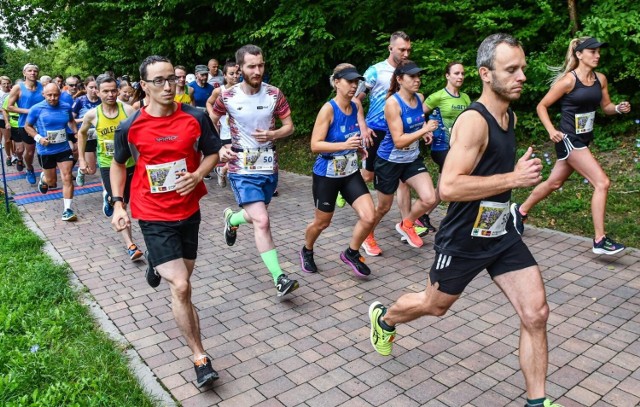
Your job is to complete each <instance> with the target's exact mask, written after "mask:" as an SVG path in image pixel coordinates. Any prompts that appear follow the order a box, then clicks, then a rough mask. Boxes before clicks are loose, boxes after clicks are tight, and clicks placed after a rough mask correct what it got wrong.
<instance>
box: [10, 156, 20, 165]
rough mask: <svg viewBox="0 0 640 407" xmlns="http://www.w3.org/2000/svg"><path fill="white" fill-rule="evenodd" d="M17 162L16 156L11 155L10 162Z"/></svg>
mask: <svg viewBox="0 0 640 407" xmlns="http://www.w3.org/2000/svg"><path fill="white" fill-rule="evenodd" d="M17 163H18V157H16V156H15V155H14V156H12V157H11V164H17Z"/></svg>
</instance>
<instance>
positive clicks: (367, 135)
mask: <svg viewBox="0 0 640 407" xmlns="http://www.w3.org/2000/svg"><path fill="white" fill-rule="evenodd" d="M361 135H362V139H363V140H364V146H365V147H367V148H368V147H371V146H373V138H374V137H378V136H376V132H375V131H373V130H372V129H369V128H367V130H365V131H363V132H361Z"/></svg>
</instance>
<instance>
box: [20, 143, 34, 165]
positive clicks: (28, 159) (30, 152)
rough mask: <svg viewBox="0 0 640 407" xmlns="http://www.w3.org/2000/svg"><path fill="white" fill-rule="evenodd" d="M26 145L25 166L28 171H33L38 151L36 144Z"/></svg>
mask: <svg viewBox="0 0 640 407" xmlns="http://www.w3.org/2000/svg"><path fill="white" fill-rule="evenodd" d="M23 144H24V165H25V167H27V169H29V170H31V171H33V157H34V155H35V151H36V145H35V144H26V143H23Z"/></svg>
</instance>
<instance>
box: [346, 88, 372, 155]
mask: <svg viewBox="0 0 640 407" xmlns="http://www.w3.org/2000/svg"><path fill="white" fill-rule="evenodd" d="M352 101H353V103H355V104H356V107H357V108H358V127H360V134H361V135H362V139H363V140H364V143H365V145H366V146H369V147H371V146H372V145H373V138H374V137H376V132H375V131H373V130H372V129H370V128H369V126H367V121H366V120H365V118H364V108H363V107H362V102H360V99H358V98H357V97H355V98H353V99H352Z"/></svg>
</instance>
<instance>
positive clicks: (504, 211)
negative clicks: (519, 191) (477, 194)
mask: <svg viewBox="0 0 640 407" xmlns="http://www.w3.org/2000/svg"><path fill="white" fill-rule="evenodd" d="M509 215H510V214H509V202H491V201H480V207H479V208H478V216H477V217H476V221H475V223H474V224H473V229H472V230H471V236H474V237H498V236H502V235H504V234H505V233H507V222H509Z"/></svg>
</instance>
